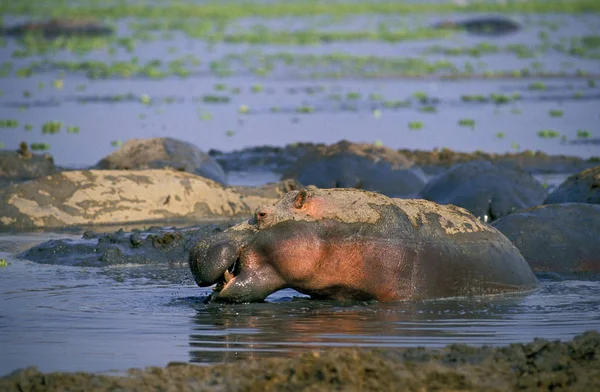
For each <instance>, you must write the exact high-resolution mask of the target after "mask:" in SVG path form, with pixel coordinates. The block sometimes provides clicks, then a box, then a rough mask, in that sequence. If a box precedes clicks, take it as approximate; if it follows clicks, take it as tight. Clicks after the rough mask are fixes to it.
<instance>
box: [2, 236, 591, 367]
mask: <svg viewBox="0 0 600 392" xmlns="http://www.w3.org/2000/svg"><path fill="white" fill-rule="evenodd" d="M55 236H62V237H65V235H64V234H62V235H59V234H44V235H40V234H23V235H20V236H18V237H17V236H12V237H11V236H2V237H0V249H2V250H3V251H2V252H0V258H5V259H7V261H8V262H9V263H10V265H9V266H8V267H5V268H1V269H0V346H1V347H2V355H1V356H0V374H5V373H7V372H10V371H12V370H14V369H17V368H21V367H26V366H38V367H39V368H40V369H41V370H42V371H59V370H62V371H94V372H115V371H123V370H124V369H127V368H131V367H144V366H151V365H156V366H164V365H166V364H167V363H168V362H171V361H181V362H192V363H201V364H211V363H217V362H223V361H233V360H240V359H248V358H258V357H265V356H289V355H294V354H297V353H299V352H302V351H305V350H322V349H326V348H328V347H347V346H360V347H407V346H428V347H440V346H444V345H446V344H450V343H467V344H478V345H481V344H488V345H506V344H509V343H514V342H527V341H530V340H532V339H533V338H534V337H544V338H548V339H569V338H572V337H573V336H574V335H576V334H578V333H580V332H583V331H586V330H590V329H597V328H598V326H599V325H600V301H599V300H598V298H600V276H589V275H588V276H583V277H581V276H580V277H577V276H574V277H570V278H568V279H563V278H559V277H552V276H550V277H541V287H540V288H539V289H538V290H536V291H534V292H532V293H529V294H524V295H507V296H498V297H492V298H484V297H480V298H471V299H466V298H462V299H449V300H437V301H428V302H410V303H384V304H381V303H375V302H368V303H367V302H350V303H340V302H332V301H312V300H310V299H308V298H306V297H303V296H301V295H300V294H298V293H296V292H294V291H292V290H283V291H281V292H278V293H275V294H273V295H271V296H270V297H269V298H268V299H267V303H259V304H242V305H214V304H213V305H205V304H204V303H203V301H204V299H205V298H206V296H207V295H209V293H210V288H204V289H203V288H199V287H197V286H195V284H194V283H193V281H192V279H191V276H190V274H189V271H188V270H187V268H185V267H175V268H170V269H169V268H166V267H158V266H128V267H113V268H78V267H64V266H56V265H40V264H35V263H33V262H29V261H25V260H19V259H16V258H15V257H14V253H15V252H16V251H19V250H22V249H25V248H27V247H28V246H30V245H31V244H33V243H37V242H40V241H43V240H44V239H45V238H50V237H55ZM152 276H156V277H157V278H152Z"/></svg>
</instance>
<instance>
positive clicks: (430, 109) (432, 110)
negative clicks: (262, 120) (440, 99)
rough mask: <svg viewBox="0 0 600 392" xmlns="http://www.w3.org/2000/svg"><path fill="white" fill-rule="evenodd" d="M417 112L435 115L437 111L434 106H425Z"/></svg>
mask: <svg viewBox="0 0 600 392" xmlns="http://www.w3.org/2000/svg"><path fill="white" fill-rule="evenodd" d="M419 111H420V112H422V113H436V112H437V109H436V107H435V106H432V105H427V106H423V107H420V108H419Z"/></svg>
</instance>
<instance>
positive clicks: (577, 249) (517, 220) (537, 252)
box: [492, 203, 600, 272]
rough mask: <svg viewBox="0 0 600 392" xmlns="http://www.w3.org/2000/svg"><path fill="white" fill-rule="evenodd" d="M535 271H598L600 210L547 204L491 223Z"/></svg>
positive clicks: (586, 205)
mask: <svg viewBox="0 0 600 392" xmlns="http://www.w3.org/2000/svg"><path fill="white" fill-rule="evenodd" d="M492 225H493V226H494V227H496V228H497V229H498V230H500V231H501V232H502V234H504V235H505V236H506V237H508V239H509V240H511V242H512V243H513V244H515V246H516V247H517V248H518V249H519V251H521V254H522V255H523V257H525V259H526V260H527V261H528V262H529V265H531V268H532V269H533V270H534V271H542V272H589V271H600V206H599V205H595V204H583V203H581V204H580V203H568V204H548V205H543V206H538V207H535V208H532V209H529V210H525V211H520V212H517V213H514V214H511V215H508V216H506V217H504V218H502V219H499V220H497V221H496V222H494V223H492Z"/></svg>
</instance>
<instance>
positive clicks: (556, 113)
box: [548, 109, 563, 117]
mask: <svg viewBox="0 0 600 392" xmlns="http://www.w3.org/2000/svg"><path fill="white" fill-rule="evenodd" d="M548 114H549V115H550V117H562V115H563V111H562V110H556V109H552V110H550V111H548Z"/></svg>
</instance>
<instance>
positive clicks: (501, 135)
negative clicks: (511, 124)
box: [496, 132, 505, 139]
mask: <svg viewBox="0 0 600 392" xmlns="http://www.w3.org/2000/svg"><path fill="white" fill-rule="evenodd" d="M504 136H505V135H504V132H498V133H497V134H496V137H497V138H498V139H504Z"/></svg>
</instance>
